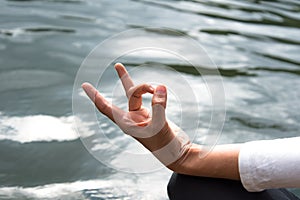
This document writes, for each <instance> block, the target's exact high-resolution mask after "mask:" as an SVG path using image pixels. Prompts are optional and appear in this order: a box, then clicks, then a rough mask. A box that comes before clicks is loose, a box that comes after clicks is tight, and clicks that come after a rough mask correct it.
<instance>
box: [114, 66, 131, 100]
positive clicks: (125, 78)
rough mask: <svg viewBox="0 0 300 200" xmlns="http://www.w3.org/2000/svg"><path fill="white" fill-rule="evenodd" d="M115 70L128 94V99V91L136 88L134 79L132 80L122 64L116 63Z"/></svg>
mask: <svg viewBox="0 0 300 200" xmlns="http://www.w3.org/2000/svg"><path fill="white" fill-rule="evenodd" d="M115 69H116V70H117V72H118V75H119V78H120V79H121V81H122V84H123V87H124V90H125V92H126V96H127V97H128V91H129V89H130V88H132V87H133V86H134V83H133V81H132V79H131V78H130V76H129V74H128V72H127V70H126V68H125V67H124V65H122V64H121V63H116V64H115Z"/></svg>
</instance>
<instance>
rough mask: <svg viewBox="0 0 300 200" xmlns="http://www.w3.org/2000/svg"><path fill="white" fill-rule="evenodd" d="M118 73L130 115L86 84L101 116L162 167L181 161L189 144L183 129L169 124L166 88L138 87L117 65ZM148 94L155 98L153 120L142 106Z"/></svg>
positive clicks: (83, 85)
mask: <svg viewBox="0 0 300 200" xmlns="http://www.w3.org/2000/svg"><path fill="white" fill-rule="evenodd" d="M115 69H116V71H117V73H118V75H119V78H120V79H121V82H122V85H123V87H124V90H125V92H126V96H127V98H128V108H129V110H128V112H125V111H124V110H122V109H120V108H118V107H117V106H115V105H112V104H111V103H110V102H108V101H107V100H106V99H105V98H104V97H103V96H102V95H101V94H100V93H99V92H98V91H97V90H96V89H95V88H94V87H93V86H92V85H91V84H89V83H84V84H82V88H83V89H84V91H85V92H86V94H87V95H88V96H89V98H90V99H91V100H92V101H93V102H94V103H95V105H96V107H97V108H98V110H99V111H100V112H101V113H103V114H104V115H106V116H107V117H108V118H109V119H111V120H112V121H113V122H115V123H116V124H117V125H118V126H119V127H120V128H121V130H122V131H123V132H124V133H126V134H128V135H130V136H132V137H134V138H135V139H136V140H138V141H139V142H140V143H141V144H143V145H144V146H145V147H146V148H147V149H148V150H150V151H151V152H152V153H153V154H154V155H155V156H156V157H157V158H158V159H159V160H160V161H161V162H162V163H164V164H165V165H169V164H171V163H173V162H174V161H176V160H178V159H179V158H180V157H181V156H182V155H183V153H184V152H185V151H186V147H187V146H188V145H187V144H189V140H188V138H187V137H186V135H185V134H184V133H183V131H181V129H180V128H178V127H177V126H176V125H175V124H173V123H171V122H169V121H167V120H166V115H165V108H166V104H167V89H166V87H165V86H163V85H159V86H157V87H156V88H153V87H152V86H151V85H149V84H141V85H134V83H133V81H132V79H131V78H130V76H129V74H128V72H127V71H126V68H125V67H124V66H123V65H122V64H120V63H117V64H116V65H115ZM145 93H151V94H153V97H152V116H150V111H149V110H148V109H147V108H145V107H143V105H142V95H143V94H145Z"/></svg>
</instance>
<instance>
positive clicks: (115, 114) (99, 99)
mask: <svg viewBox="0 0 300 200" xmlns="http://www.w3.org/2000/svg"><path fill="white" fill-rule="evenodd" d="M82 88H83V90H84V91H85V93H86V94H87V95H88V97H89V98H90V99H91V100H92V102H94V104H95V105H96V107H97V108H98V110H99V111H100V112H101V113H103V114H104V115H106V116H107V117H108V118H109V119H110V120H112V121H113V122H115V123H116V120H117V119H118V118H120V117H121V116H122V115H123V114H124V111H123V110H121V109H120V108H118V107H117V106H115V105H113V104H111V103H110V102H108V101H107V100H106V99H105V98H104V97H103V96H102V95H101V94H100V93H99V92H98V90H97V89H96V88H94V87H93V86H92V85H91V84H89V83H83V84H82Z"/></svg>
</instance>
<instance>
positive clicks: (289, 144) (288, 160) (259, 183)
mask: <svg viewBox="0 0 300 200" xmlns="http://www.w3.org/2000/svg"><path fill="white" fill-rule="evenodd" d="M239 171H240V177H241V181H242V184H243V186H244V187H245V188H246V190H248V191H249V192H259V191H262V190H264V189H270V188H293V187H298V188H300V137H294V138H285V139H276V140H262V141H253V142H247V143H245V144H244V145H243V146H242V147H241V150H240V154H239Z"/></svg>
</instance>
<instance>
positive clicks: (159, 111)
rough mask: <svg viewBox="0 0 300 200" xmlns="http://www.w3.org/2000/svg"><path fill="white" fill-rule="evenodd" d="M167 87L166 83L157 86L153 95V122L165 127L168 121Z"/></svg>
mask: <svg viewBox="0 0 300 200" xmlns="http://www.w3.org/2000/svg"><path fill="white" fill-rule="evenodd" d="M166 105H167V89H166V87H165V86H164V85H159V86H157V87H156V89H155V91H154V93H153V97H152V123H153V125H155V126H157V127H160V128H163V127H164V125H165V122H166V114H165V109H166Z"/></svg>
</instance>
